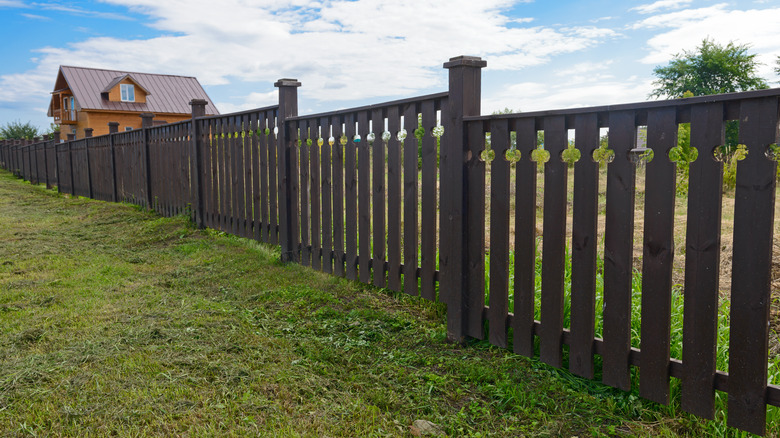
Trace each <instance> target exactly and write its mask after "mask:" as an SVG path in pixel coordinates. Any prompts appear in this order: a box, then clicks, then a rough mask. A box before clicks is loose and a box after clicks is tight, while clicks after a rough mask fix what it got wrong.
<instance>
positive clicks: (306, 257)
mask: <svg viewBox="0 0 780 438" xmlns="http://www.w3.org/2000/svg"><path fill="white" fill-rule="evenodd" d="M298 130H299V131H300V132H301V159H300V161H299V162H300V165H301V171H300V177H301V186H300V187H301V206H300V208H301V264H302V265H303V266H308V265H310V264H312V255H313V254H312V253H313V251H314V239H315V234H316V229H317V227H316V225H315V222H314V221H315V219H314V214H313V213H312V214H311V228H309V217H310V213H309V193H311V195H312V208H311V211H312V212H313V211H314V203H315V202H316V201H315V200H314V185H313V184H312V185H311V187H310V185H309V178H310V175H309V153H313V151H314V150H315V149H316V148H317V145H316V144H314V143H312V144H311V145H309V144H308V143H307V140H308V139H309V138H310V137H309V133H308V125H307V123H306V120H302V121H300V122H298ZM311 162H312V164H311V165H312V166H314V165H315V161H314V160H311ZM310 234H311V241H310V240H309V235H310Z"/></svg>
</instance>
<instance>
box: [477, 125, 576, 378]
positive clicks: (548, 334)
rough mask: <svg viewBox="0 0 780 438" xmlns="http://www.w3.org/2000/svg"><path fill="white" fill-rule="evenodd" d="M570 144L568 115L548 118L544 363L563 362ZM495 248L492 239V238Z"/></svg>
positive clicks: (544, 240) (543, 268)
mask: <svg viewBox="0 0 780 438" xmlns="http://www.w3.org/2000/svg"><path fill="white" fill-rule="evenodd" d="M566 146H567V132H566V118H565V117H564V116H550V117H545V118H544V148H545V149H546V150H547V151H548V152H549V153H550V160H549V161H547V162H546V163H545V164H544V213H543V215H544V218H543V220H544V223H543V229H542V235H543V236H544V238H543V240H542V297H541V301H542V302H541V318H542V319H541V321H542V329H541V333H540V336H539V337H540V348H539V354H540V359H541V360H542V362H544V363H546V364H548V365H552V366H554V367H557V368H560V367H561V364H562V350H561V346H562V345H561V336H562V333H563V287H564V285H563V282H564V274H565V263H566V191H567V188H568V184H567V179H568V174H569V172H568V169H567V165H566V163H565V162H564V161H563V160H562V159H561V153H562V152H563V151H564V149H566ZM491 247H492V241H491Z"/></svg>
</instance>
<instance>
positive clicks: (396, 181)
mask: <svg viewBox="0 0 780 438" xmlns="http://www.w3.org/2000/svg"><path fill="white" fill-rule="evenodd" d="M400 126H401V115H400V114H399V112H398V107H397V106H395V105H394V106H391V107H390V108H389V109H388V112H387V130H388V132H389V133H390V137H389V138H388V139H387V265H388V269H387V284H388V287H389V288H390V289H392V290H394V291H396V292H397V291H400V290H401V147H400V145H399V142H398V131H399V130H400Z"/></svg>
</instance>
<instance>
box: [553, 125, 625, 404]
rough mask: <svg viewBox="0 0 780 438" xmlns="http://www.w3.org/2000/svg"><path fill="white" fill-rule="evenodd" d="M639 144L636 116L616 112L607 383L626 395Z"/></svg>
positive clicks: (607, 236)
mask: <svg viewBox="0 0 780 438" xmlns="http://www.w3.org/2000/svg"><path fill="white" fill-rule="evenodd" d="M635 144H636V126H635V125H634V112H633V111H613V112H610V113H609V148H610V149H612V150H613V151H614V152H615V159H614V161H612V162H611V163H609V164H608V166H607V208H606V218H605V220H606V222H605V231H604V354H603V355H602V359H603V376H604V377H603V381H604V383H605V384H607V385H609V386H612V387H615V388H619V389H622V390H624V391H629V390H631V378H630V375H629V363H628V355H629V352H630V351H631V277H632V274H633V270H632V262H633V241H634V193H635V190H636V187H635V186H636V184H635V180H636V167H635V166H634V163H632V162H631V160H630V159H629V151H630V150H631V149H632V148H633V147H634V145H635ZM545 191H546V187H545ZM545 237H546V234H545Z"/></svg>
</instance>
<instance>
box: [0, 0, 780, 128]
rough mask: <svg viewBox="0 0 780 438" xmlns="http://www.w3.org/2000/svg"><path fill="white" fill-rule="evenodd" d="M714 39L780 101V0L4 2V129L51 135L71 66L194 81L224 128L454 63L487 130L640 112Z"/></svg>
mask: <svg viewBox="0 0 780 438" xmlns="http://www.w3.org/2000/svg"><path fill="white" fill-rule="evenodd" d="M705 38H710V39H712V40H714V41H715V42H717V43H720V44H726V43H728V42H729V41H733V42H735V43H737V44H747V45H749V46H750V53H755V54H757V60H758V61H759V62H760V63H761V65H760V66H759V69H758V75H759V76H761V77H763V78H764V79H766V80H767V81H768V82H769V84H770V86H772V87H778V86H780V76H778V75H777V74H776V73H775V72H774V68H775V66H776V65H777V64H776V60H777V58H778V56H780V0H745V1H708V0H658V1H652V0H644V1H643V0H639V1H632V0H628V1H626V0H623V1H610V0H584V1H566V0H557V1H550V0H547V1H544V0H536V1H534V0H393V1H384V0H349V1H347V0H322V1H307V0H100V1H73V2H57V1H45V0H44V1H27V0H0V40H2V41H3V42H4V43H3V46H2V52H1V53H2V55H3V56H2V60H3V61H2V62H1V63H0V124H5V123H8V122H9V121H17V120H18V121H21V122H27V121H30V122H32V123H33V124H34V125H37V126H39V127H41V128H44V127H48V126H49V124H50V123H51V122H52V119H50V118H47V117H46V108H47V106H48V104H49V101H50V99H51V96H50V93H51V91H53V89H54V81H55V79H56V75H57V70H58V67H59V66H60V65H72V66H80V67H94V68H106V69H116V70H125V71H134V72H144V73H164V74H176V75H185V76H195V77H197V78H198V80H199V81H200V83H201V85H203V87H204V88H205V90H206V92H207V93H208V95H209V96H210V97H211V99H212V101H214V103H215V104H216V106H217V108H218V109H219V110H220V112H221V113H223V114H225V113H229V112H234V111H240V110H245V109H251V108H258V107H263V106H268V105H273V104H275V103H276V101H277V94H276V89H275V88H274V86H273V83H274V82H275V81H276V80H278V79H280V78H295V79H298V80H299V81H301V82H302V87H301V88H299V89H298V96H299V97H298V99H299V114H301V115H305V114H311V113H318V112H323V111H332V110H337V109H343V108H349V107H354V106H360V105H366V104H373V103H381V102H386V101H389V100H394V99H401V98H407V97H413V96H418V95H423V94H430V93H437V92H441V91H446V89H447V71H446V70H445V69H443V68H442V64H443V63H444V62H446V61H447V60H448V59H449V58H451V57H454V56H458V55H470V56H479V57H482V58H483V59H484V60H486V61H487V67H486V68H485V69H483V71H482V113H483V114H490V113H492V112H494V111H497V110H502V109H505V108H510V109H512V110H514V111H534V110H550V109H559V108H571V107H582V106H594V105H606V104H615V103H627V102H639V101H645V100H648V99H649V97H648V95H649V94H650V92H651V91H652V89H653V80H654V76H653V68H654V67H656V66H663V65H666V64H668V62H669V61H670V60H671V59H673V57H674V55H675V54H678V53H681V52H682V51H684V50H693V49H695V48H696V47H697V46H698V45H700V44H701V41H702V40H703V39H705Z"/></svg>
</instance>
